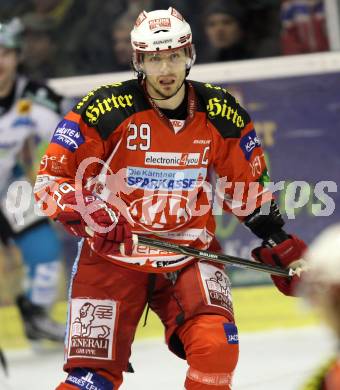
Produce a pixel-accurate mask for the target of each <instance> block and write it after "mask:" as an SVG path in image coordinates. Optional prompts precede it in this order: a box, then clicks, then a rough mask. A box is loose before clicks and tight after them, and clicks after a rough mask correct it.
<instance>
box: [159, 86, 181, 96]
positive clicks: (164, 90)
mask: <svg viewBox="0 0 340 390" xmlns="http://www.w3.org/2000/svg"><path fill="white" fill-rule="evenodd" d="M158 88H159V90H160V91H162V93H163V94H164V95H169V96H170V95H172V94H173V93H174V92H176V89H177V88H178V86H177V83H171V84H162V83H159V84H158Z"/></svg>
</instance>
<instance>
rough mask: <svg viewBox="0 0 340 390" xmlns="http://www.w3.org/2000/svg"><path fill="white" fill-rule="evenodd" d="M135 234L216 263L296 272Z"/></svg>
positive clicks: (286, 273)
mask: <svg viewBox="0 0 340 390" xmlns="http://www.w3.org/2000/svg"><path fill="white" fill-rule="evenodd" d="M85 230H86V232H87V233H88V234H89V235H90V236H91V237H93V234H94V233H93V231H92V230H91V229H90V228H89V227H88V226H87V227H86V228H85ZM133 236H134V237H133V238H134V240H133V241H134V242H136V243H138V244H143V245H147V246H151V247H154V248H158V249H165V250H168V251H170V252H174V253H181V254H183V255H187V256H193V257H197V258H199V259H204V260H211V261H214V262H215V263H221V264H230V265H234V266H236V267H241V268H249V269H252V270H255V271H262V272H266V273H269V274H271V275H277V276H284V277H286V278H288V277H290V276H293V275H295V274H296V271H295V270H294V269H292V268H288V269H284V268H279V267H275V266H272V265H267V264H263V263H259V262H257V261H252V260H246V259H242V258H240V257H235V256H229V255H224V254H221V253H216V252H210V251H207V250H202V249H196V248H192V247H190V246H184V245H178V244H173V243H171V242H167V241H160V240H155V239H153V238H149V237H145V236H140V235H138V236H137V235H136V234H134V235H133ZM122 245H124V244H122Z"/></svg>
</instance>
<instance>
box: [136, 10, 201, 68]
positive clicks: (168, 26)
mask: <svg viewBox="0 0 340 390" xmlns="http://www.w3.org/2000/svg"><path fill="white" fill-rule="evenodd" d="M131 45H132V48H133V65H134V67H135V69H136V71H137V72H143V70H142V68H141V63H142V59H143V54H144V53H152V52H159V51H165V50H173V49H178V48H185V49H186V50H187V57H188V60H187V62H186V70H187V73H188V72H189V70H190V68H191V67H192V65H193V64H194V62H195V59H196V54H195V49H194V46H193V44H192V33H191V28H190V25H189V24H188V23H187V22H186V21H185V20H184V18H183V16H182V15H181V14H180V13H179V12H178V11H177V10H175V9H174V8H172V7H169V8H168V9H167V10H157V11H151V12H146V11H143V12H141V13H140V14H139V16H138V18H137V20H136V23H135V25H134V27H133V30H132V31H131Z"/></svg>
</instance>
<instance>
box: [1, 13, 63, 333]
mask: <svg viewBox="0 0 340 390" xmlns="http://www.w3.org/2000/svg"><path fill="white" fill-rule="evenodd" d="M20 33H21V26H20V23H19V21H18V20H17V19H15V20H13V21H11V22H9V23H6V24H0V172H1V180H0V238H1V242H2V244H3V246H4V248H5V249H6V250H5V253H6V251H7V254H8V253H9V252H10V250H9V249H8V248H10V245H11V244H12V243H14V244H15V245H16V246H17V248H18V249H19V251H20V252H21V255H22V259H23V262H24V264H25V266H26V269H27V275H26V286H27V287H25V291H24V292H23V293H22V294H21V295H19V296H18V297H17V298H16V303H17V305H18V308H19V311H20V314H21V316H22V319H23V322H24V327H25V331H26V336H27V337H28V338H29V339H30V340H40V339H50V340H53V341H62V340H63V337H64V326H62V325H61V324H58V323H57V322H55V321H53V320H52V319H51V318H50V317H49V315H48V310H49V308H50V307H51V305H52V304H53V303H54V301H55V298H56V294H57V289H58V277H59V275H60V260H61V245H60V242H59V239H58V237H57V235H56V233H55V231H54V229H53V228H52V227H51V225H50V223H49V221H48V220H47V219H46V218H45V217H43V216H41V215H39V214H37V213H36V210H35V209H34V202H33V197H32V186H31V184H30V182H32V178H30V176H31V172H33V170H32V168H33V166H32V165H34V160H35V155H36V153H37V150H38V148H39V145H41V143H42V142H43V141H45V143H46V142H47V141H48V140H49V139H50V137H51V126H52V127H53V126H54V125H55V124H56V123H57V122H58V120H59V112H58V110H59V103H60V97H59V96H58V95H56V94H55V93H54V92H53V91H51V90H50V89H49V88H47V87H46V86H45V85H43V84H38V83H35V82H33V81H31V80H28V79H27V78H25V77H23V76H20V75H19V74H18V66H19V58H20ZM43 163H46V164H47V163H49V161H48V160H47V159H46V157H43ZM52 163H55V164H62V163H63V162H62V161H54V162H52ZM18 183H19V184H20V186H19V187H20V188H19V187H18ZM20 193H21V195H20ZM18 197H19V198H20V197H21V201H20V207H19V208H18V203H17V202H18V200H19V198H18ZM21 207H23V208H22V209H21Z"/></svg>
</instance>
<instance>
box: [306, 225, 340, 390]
mask: <svg viewBox="0 0 340 390" xmlns="http://www.w3.org/2000/svg"><path fill="white" fill-rule="evenodd" d="M307 258H308V265H309V269H308V272H306V274H305V277H304V278H303V283H302V291H304V295H305V296H306V298H308V300H309V301H310V303H311V304H312V305H313V306H315V308H316V309H318V310H319V311H320V313H321V314H322V316H323V317H324V319H325V320H326V321H327V322H328V324H329V325H330V327H331V328H332V329H333V331H334V334H335V336H336V340H337V346H338V351H337V352H336V356H335V357H334V358H333V359H331V360H330V361H329V362H328V363H327V364H326V365H325V366H324V367H322V369H321V370H320V371H319V372H317V374H316V375H315V376H314V377H313V378H312V379H311V380H310V381H309V382H308V384H307V385H306V386H305V387H303V389H304V390H338V389H340V225H339V224H338V225H333V226H331V227H329V228H327V229H326V230H325V231H324V232H322V234H321V235H320V236H319V237H318V238H317V239H316V240H315V241H314V242H313V243H312V245H311V246H310V249H309V251H308V252H307Z"/></svg>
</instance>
